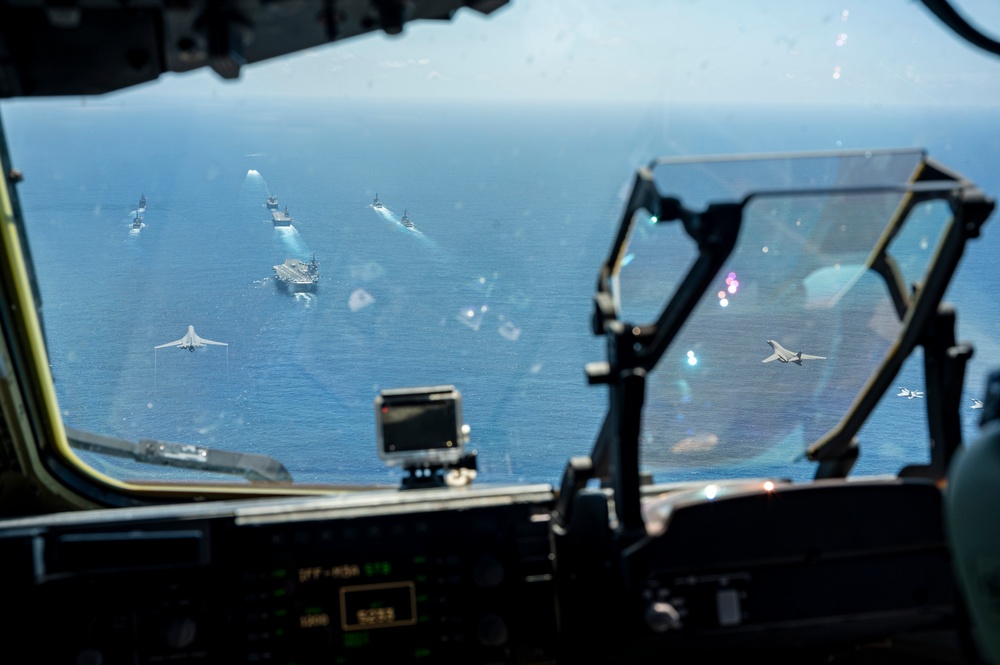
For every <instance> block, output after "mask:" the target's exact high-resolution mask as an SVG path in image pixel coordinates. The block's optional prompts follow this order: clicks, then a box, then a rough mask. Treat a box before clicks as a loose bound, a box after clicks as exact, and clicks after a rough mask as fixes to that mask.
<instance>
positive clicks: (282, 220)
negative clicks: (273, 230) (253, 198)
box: [271, 206, 295, 226]
mask: <svg viewBox="0 0 1000 665" xmlns="http://www.w3.org/2000/svg"><path fill="white" fill-rule="evenodd" d="M271 220H272V221H273V222H274V225H275V226H291V225H292V222H294V221H295V220H294V219H292V216H291V215H289V214H288V206H285V209H284V210H272V211H271Z"/></svg>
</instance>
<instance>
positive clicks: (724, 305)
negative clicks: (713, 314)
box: [719, 298, 729, 307]
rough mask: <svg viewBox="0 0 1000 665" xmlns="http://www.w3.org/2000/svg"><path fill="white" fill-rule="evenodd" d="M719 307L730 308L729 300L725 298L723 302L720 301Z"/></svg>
mask: <svg viewBox="0 0 1000 665" xmlns="http://www.w3.org/2000/svg"><path fill="white" fill-rule="evenodd" d="M719 305H720V306H722V307H728V306H729V298H723V299H722V300H720V301H719Z"/></svg>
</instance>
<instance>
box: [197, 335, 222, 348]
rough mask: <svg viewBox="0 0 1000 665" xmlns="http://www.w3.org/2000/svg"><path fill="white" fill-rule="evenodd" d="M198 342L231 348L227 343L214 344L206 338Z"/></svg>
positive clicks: (201, 338)
mask: <svg viewBox="0 0 1000 665" xmlns="http://www.w3.org/2000/svg"><path fill="white" fill-rule="evenodd" d="M198 341H199V342H201V343H202V344H215V345H216V346H229V344H227V343H226V342H213V341H212V340H210V339H205V338H204V337H199V338H198Z"/></svg>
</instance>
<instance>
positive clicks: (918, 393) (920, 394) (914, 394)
mask: <svg viewBox="0 0 1000 665" xmlns="http://www.w3.org/2000/svg"><path fill="white" fill-rule="evenodd" d="M896 397H906V398H909V399H923V398H924V391H923V390H910V389H909V388H904V387H903V386H899V392H898V393H896Z"/></svg>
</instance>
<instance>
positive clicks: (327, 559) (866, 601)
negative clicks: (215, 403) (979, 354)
mask: <svg viewBox="0 0 1000 665" xmlns="http://www.w3.org/2000/svg"><path fill="white" fill-rule="evenodd" d="M706 492H707V494H706ZM611 496H612V495H611V493H610V492H608V491H607V490H603V489H600V488H587V489H585V490H583V491H581V492H580V493H578V494H577V496H576V499H575V504H576V505H575V507H574V516H575V517H574V519H573V521H572V524H571V525H570V526H569V527H568V528H567V527H558V526H557V523H556V515H555V514H554V512H553V511H554V506H555V502H554V499H555V493H554V492H553V491H552V489H551V488H550V487H548V486H545V485H536V486H525V487H492V488H491V487H485V486H484V487H476V488H471V487H469V488H460V489H455V488H446V489H420V490H406V491H382V492H369V493H353V494H344V495H338V496H330V497H322V498H305V499H301V498H300V499H280V500H275V499H271V500H256V501H241V502H218V503H203V504H188V505H178V506H157V507H142V508H124V509H115V510H100V511H89V512H85V513H63V514H56V515H50V516H46V517H39V518H27V519H18V520H9V521H6V522H3V523H0V560H3V561H4V563H5V565H4V568H3V573H2V574H0V593H2V594H3V597H4V598H5V602H4V603H3V604H2V608H0V634H2V635H3V636H4V637H5V638H6V639H7V642H8V644H12V645H16V644H23V645H29V644H30V645H31V648H32V650H33V657H34V659H36V660H39V661H40V662H75V663H165V662H233V663H282V664H291V663H297V664H301V663H345V664H348V663H387V662H427V663H546V662H592V661H593V660H594V659H599V660H602V661H605V662H616V661H617V662H645V661H653V660H662V658H663V657H664V656H666V655H671V656H672V657H674V658H678V659H680V660H681V661H683V660H685V659H687V658H690V659H695V660H699V661H700V662H702V661H704V659H706V658H711V657H712V656H713V655H716V656H720V657H727V656H732V655H734V654H752V653H754V652H758V651H759V652H762V653H768V654H772V656H774V655H776V654H779V653H783V652H787V653H788V654H794V656H795V658H796V659H799V658H804V657H805V656H809V657H812V656H816V657H820V656H822V657H823V658H828V657H830V655H831V654H837V653H840V652H842V651H843V650H845V649H848V650H850V649H854V648H856V647H857V645H859V644H865V643H869V642H872V641H880V640H891V639H896V640H900V639H902V637H903V636H905V635H906V634H913V633H914V632H915V631H918V632H920V633H921V634H924V635H926V634H927V631H928V630H931V631H933V630H944V631H946V632H948V631H951V630H952V629H953V628H954V627H955V622H956V619H955V599H954V591H953V588H952V583H951V573H950V563H949V559H948V554H947V548H946V546H945V542H944V537H943V530H942V524H941V519H940V517H941V514H940V511H941V497H940V492H939V490H938V489H937V488H936V486H935V485H933V484H932V483H929V482H925V481H910V480H907V481H904V480H898V479H887V480H865V481H851V482H848V481H839V480H838V481H818V482H814V483H809V484H803V485H792V484H786V483H782V482H770V481H769V482H767V483H763V482H756V481H746V482H730V483H720V484H717V485H711V486H709V487H708V488H706V487H705V486H704V484H702V485H701V486H698V487H695V486H689V485H684V486H673V487H663V486H660V487H656V486H652V487H647V488H645V489H644V500H643V506H644V508H643V509H644V515H645V519H646V524H647V528H646V533H645V534H644V535H642V536H641V537H639V538H637V539H633V541H632V542H630V543H628V544H627V545H626V544H624V543H623V540H622V538H621V537H620V536H618V535H616V531H615V524H614V520H613V519H612V518H611V517H610V515H611V514H613V513H612V512H611V511H610V509H609V505H610V503H611V501H612V499H611ZM802 662H804V661H802Z"/></svg>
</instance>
